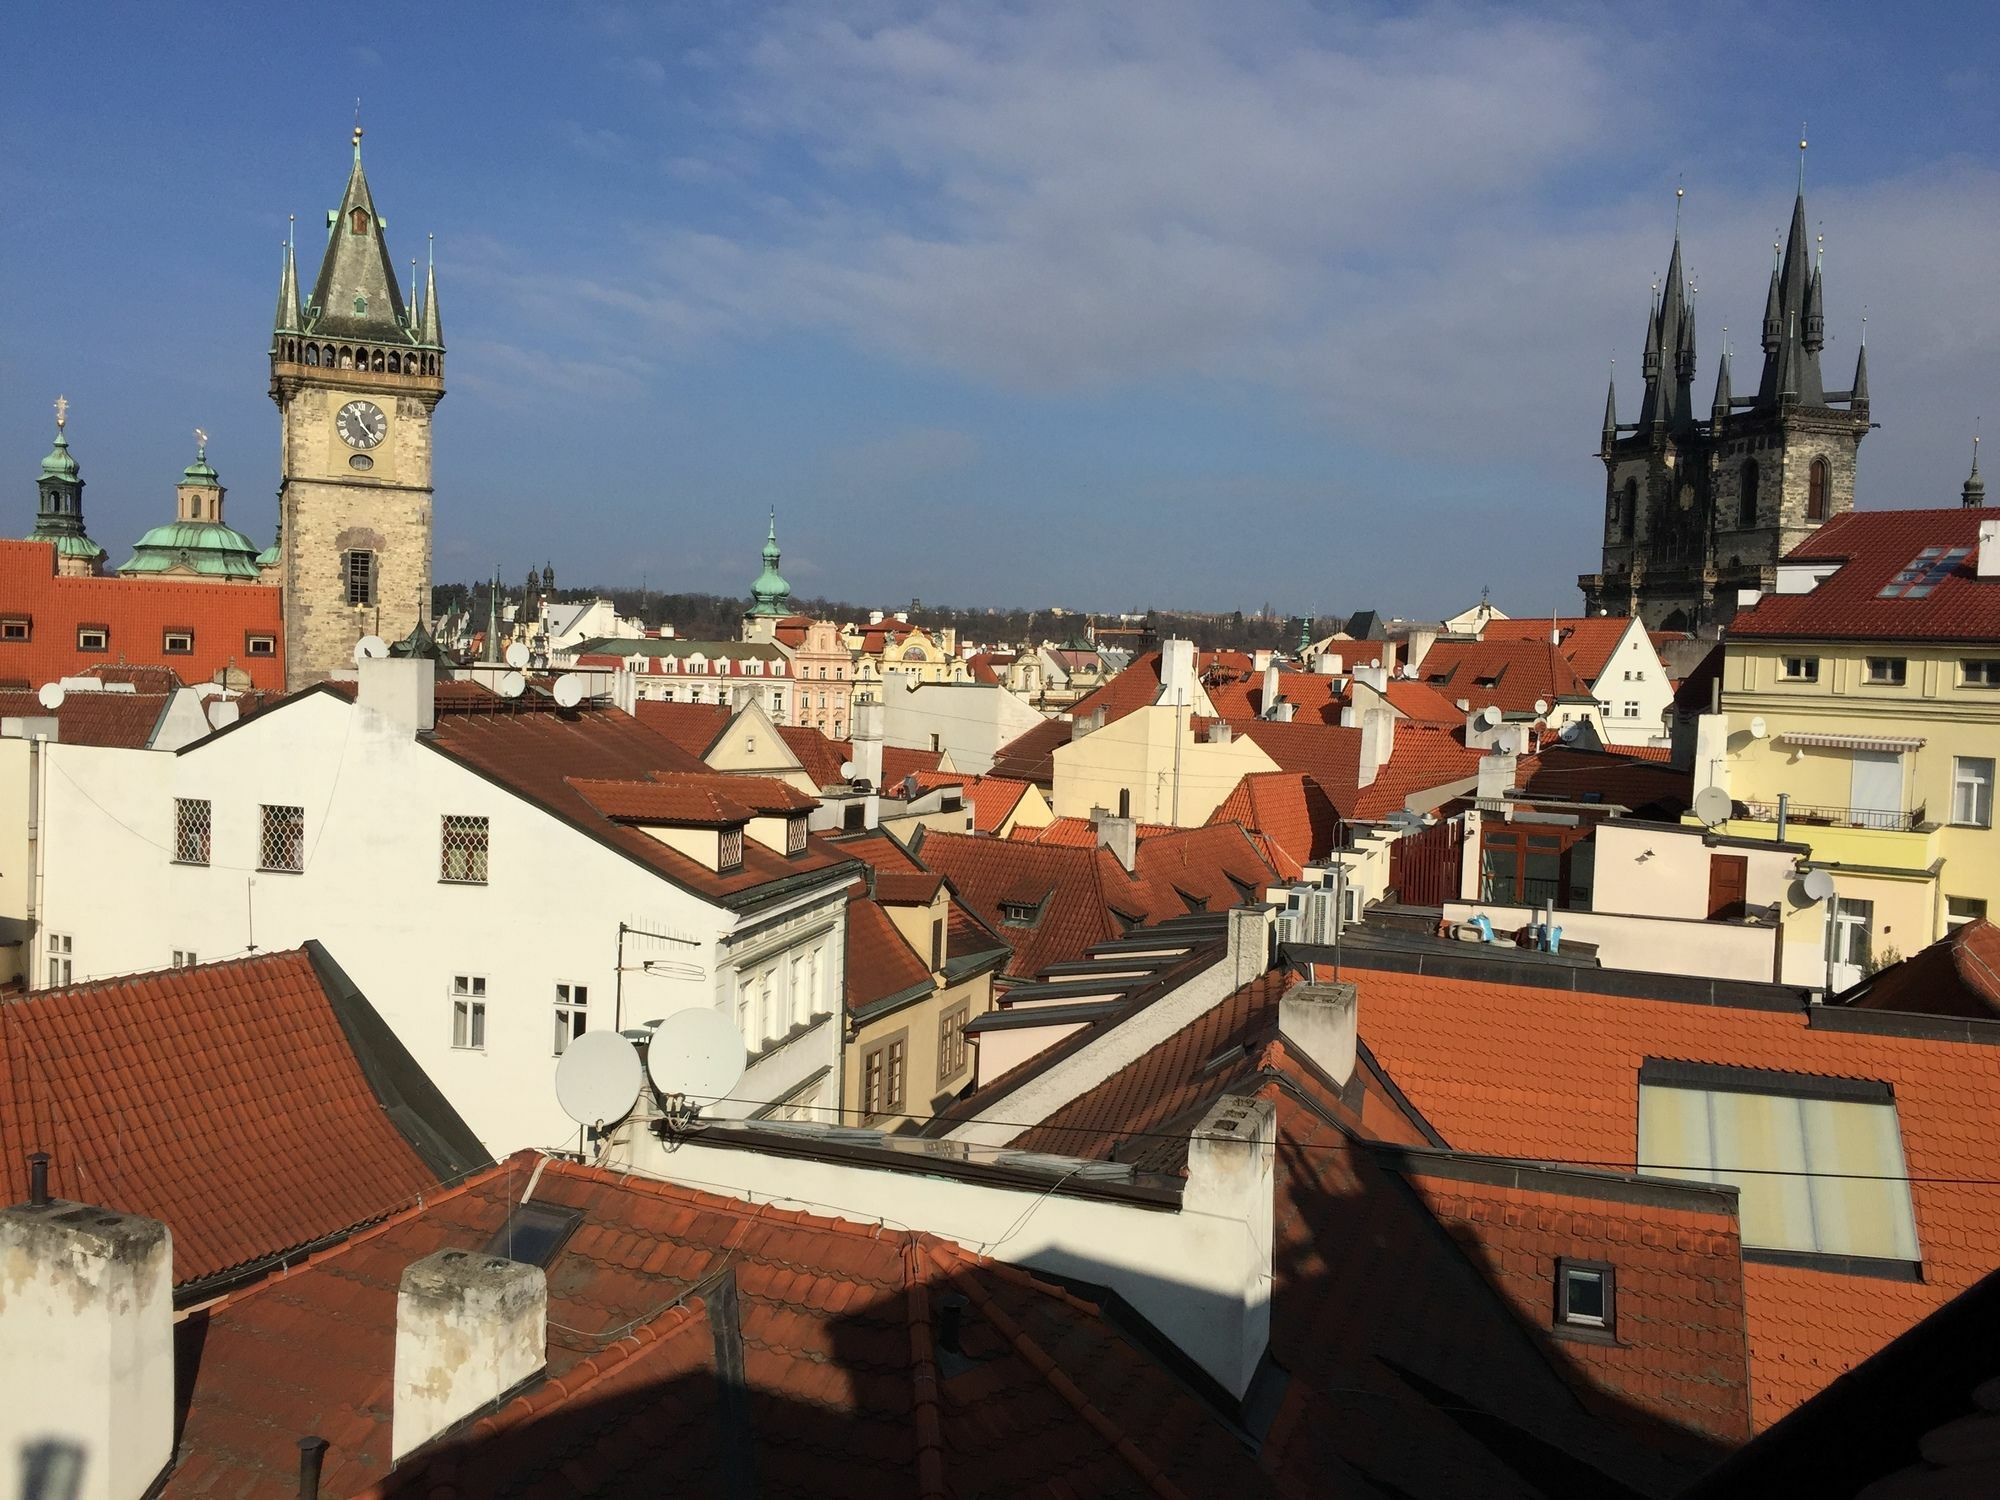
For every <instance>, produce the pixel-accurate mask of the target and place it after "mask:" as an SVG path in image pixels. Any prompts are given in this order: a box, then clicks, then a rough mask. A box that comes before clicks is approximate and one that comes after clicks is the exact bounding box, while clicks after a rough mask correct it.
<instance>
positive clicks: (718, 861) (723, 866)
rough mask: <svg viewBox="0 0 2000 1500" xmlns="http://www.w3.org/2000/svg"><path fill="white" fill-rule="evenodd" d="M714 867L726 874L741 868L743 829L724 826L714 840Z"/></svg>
mask: <svg viewBox="0 0 2000 1500" xmlns="http://www.w3.org/2000/svg"><path fill="white" fill-rule="evenodd" d="M715 868H716V869H717V870H718V871H720V872H721V873H722V874H724V875H727V874H729V873H731V872H732V871H735V870H740V869H742V868H743V830H742V829H740V828H725V829H723V830H722V833H721V835H720V836H719V837H718V838H717V840H716V845H715Z"/></svg>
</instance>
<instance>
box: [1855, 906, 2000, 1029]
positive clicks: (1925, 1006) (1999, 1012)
mask: <svg viewBox="0 0 2000 1500" xmlns="http://www.w3.org/2000/svg"><path fill="white" fill-rule="evenodd" d="M1839 1001H1840V1003H1841V1004H1842V1005H1851V1006H1853V1007H1855V1008H1856V1009H1857V1010H1900V1011H1910V1012H1915V1013H1919V1014H1924V1015H1933V1016H1972V1017H1976V1018H1977V1019H1979V1020H1984V1021H1992V1020H2000V927H1995V926H1994V925H1993V924H1992V923H1991V922H1989V921H1987V920H1986V919H1985V918H1983V917H1982V918H1980V919H1979V920H1978V921H1976V922H1966V923H1964V924H1962V925H1961V926H1960V927H1959V928H1958V930H1957V931H1956V932H1952V933H1949V934H1947V935H1946V936H1944V937H1941V938H1939V939H1938V940H1937V941H1936V942H1935V943H1932V944H1931V945H1930V946H1929V947H1927V948H1923V949H1920V950H1918V951H1917V952H1915V953H1913V954H1911V955H1910V956H1909V957H1908V958H1906V959H1904V960H1903V961H1902V962H1901V963H1894V964H1891V965H1889V967H1888V968H1886V969H1880V970H1877V971H1876V972H1875V973H1873V974H1871V975H1869V976H1868V977H1867V978H1866V979H1864V980H1862V981H1861V982H1860V983H1859V984H1858V985H1855V986H1853V987H1852V988H1850V989H1849V990H1847V991H1846V992H1845V993H1844V994H1842V995H1841V996H1840V997H1839Z"/></svg>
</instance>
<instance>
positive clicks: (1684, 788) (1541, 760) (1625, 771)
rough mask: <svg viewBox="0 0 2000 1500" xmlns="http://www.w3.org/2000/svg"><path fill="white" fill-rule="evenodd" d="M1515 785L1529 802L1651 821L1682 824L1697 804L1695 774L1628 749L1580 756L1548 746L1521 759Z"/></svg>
mask: <svg viewBox="0 0 2000 1500" xmlns="http://www.w3.org/2000/svg"><path fill="white" fill-rule="evenodd" d="M1514 779H1515V781H1516V782H1517V783H1518V784H1519V786H1520V788H1521V790H1522V792H1523V793H1524V794H1525V795H1526V796H1527V798H1528V799H1529V800H1530V801H1533V800H1535V799H1537V798H1540V799H1542V800H1544V801H1549V802H1557V801H1562V802H1580V801H1595V802H1603V803H1607V804H1616V805H1617V806H1619V807H1627V808H1630V809H1632V810H1633V811H1634V812H1644V813H1646V814H1647V815H1648V816H1652V817H1666V818H1678V817H1679V816H1680V815H1681V814H1682V813H1683V812H1685V811H1687V809H1688V807H1689V805H1690V804H1691V803H1692V802H1693V800H1694V773H1693V772H1692V771H1677V770H1675V769H1674V768H1673V767H1672V766H1671V765H1666V764H1663V763H1662V762H1661V760H1660V759H1659V758H1657V757H1654V756H1651V755H1635V754H1633V753H1632V750H1631V747H1629V746H1626V745H1614V746H1611V747H1609V748H1607V749H1603V750H1578V749H1574V748H1572V747H1571V746H1568V745H1564V744H1561V743H1559V742H1556V741H1551V740H1544V741H1543V743H1542V748H1541V750H1540V752H1539V753H1537V754H1535V755H1524V756H1522V757H1521V760H1520V764H1519V766H1518V767H1517V769H1516V774H1515V778H1514Z"/></svg>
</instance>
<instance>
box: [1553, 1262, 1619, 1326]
mask: <svg viewBox="0 0 2000 1500" xmlns="http://www.w3.org/2000/svg"><path fill="white" fill-rule="evenodd" d="M1613 1284H1614V1273H1613V1271H1612V1269H1611V1267H1610V1266H1608V1265H1606V1264H1605V1263H1604V1262H1603V1261H1599V1260H1569V1259H1567V1258H1565V1259H1560V1260H1558V1261H1557V1262H1556V1323H1557V1324H1558V1325H1559V1326H1563V1327H1567V1328H1571V1329H1586V1330H1588V1331H1590V1332H1593V1333H1600V1334H1608V1333H1610V1332H1611V1331H1612V1330H1613V1328H1615V1327H1616V1323H1615V1311H1614V1308H1613V1305H1612V1300H1611V1299H1612V1287H1613Z"/></svg>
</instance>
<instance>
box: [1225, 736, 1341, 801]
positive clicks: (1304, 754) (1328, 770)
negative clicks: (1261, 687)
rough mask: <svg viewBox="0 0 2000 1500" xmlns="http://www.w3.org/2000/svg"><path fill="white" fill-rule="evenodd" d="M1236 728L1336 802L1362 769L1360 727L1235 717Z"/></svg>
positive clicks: (1266, 752) (1279, 767)
mask: <svg viewBox="0 0 2000 1500" xmlns="http://www.w3.org/2000/svg"><path fill="white" fill-rule="evenodd" d="M1233 727H1234V729H1235V732H1236V733H1237V734H1239V735H1241V736H1242V737H1243V738H1245V739H1247V740H1249V741H1251V742H1252V743H1253V744H1255V745H1256V746H1257V748H1258V749H1260V750H1262V751H1263V752H1264V753H1265V754H1266V755H1268V756H1270V757H1271V759H1272V760H1274V761H1276V762H1277V765H1278V769H1279V770H1281V771H1299V772H1303V773H1304V774H1306V775H1308V776H1310V777H1312V779H1313V780H1315V781H1317V782H1318V783H1319V784H1320V786H1321V787H1322V788H1323V789H1324V790H1325V792H1326V794H1327V795H1328V796H1330V797H1332V798H1333V799H1334V801H1335V803H1336V804H1338V803H1339V801H1340V800H1341V797H1342V795H1343V792H1345V791H1351V790H1352V788H1353V786H1354V784H1355V778H1356V777H1357V776H1358V775H1359V774H1360V771H1361V731H1360V730H1359V729H1343V728H1341V727H1340V726H1339V725H1337V724H1316V723H1313V722H1311V721H1310V720H1303V719H1295V720H1293V721H1292V722H1291V723H1289V724H1280V723H1278V722H1276V721H1275V720H1270V719H1247V720H1238V721H1235V722H1234V725H1233Z"/></svg>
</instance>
